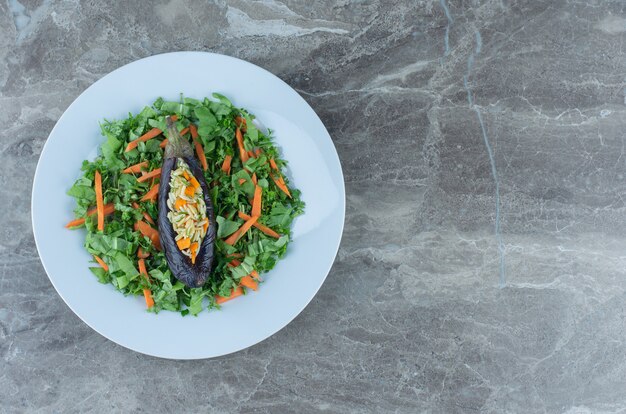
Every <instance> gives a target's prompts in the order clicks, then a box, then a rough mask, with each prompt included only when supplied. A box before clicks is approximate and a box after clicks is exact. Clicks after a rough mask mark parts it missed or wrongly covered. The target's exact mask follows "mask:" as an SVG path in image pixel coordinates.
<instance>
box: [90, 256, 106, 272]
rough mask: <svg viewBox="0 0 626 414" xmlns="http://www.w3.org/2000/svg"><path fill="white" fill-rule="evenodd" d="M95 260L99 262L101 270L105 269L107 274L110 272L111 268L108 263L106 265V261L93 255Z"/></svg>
mask: <svg viewBox="0 0 626 414" xmlns="http://www.w3.org/2000/svg"><path fill="white" fill-rule="evenodd" d="M93 258H94V259H96V262H98V264H99V265H100V267H101V268H103V269H104V270H105V271H106V272H108V271H109V266H108V265H107V264H106V263H104V260H102V259H101V258H100V257H98V256H96V255H95V254H94V255H93Z"/></svg>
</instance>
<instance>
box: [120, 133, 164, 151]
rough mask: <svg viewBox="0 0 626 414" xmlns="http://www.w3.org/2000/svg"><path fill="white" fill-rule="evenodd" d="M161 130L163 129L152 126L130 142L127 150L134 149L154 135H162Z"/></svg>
mask: <svg viewBox="0 0 626 414" xmlns="http://www.w3.org/2000/svg"><path fill="white" fill-rule="evenodd" d="M161 132H162V131H161V130H160V129H159V128H152V129H151V130H150V131H148V132H146V133H145V134H143V135H142V136H140V137H139V138H137V139H135V140H133V141H131V142H129V143H128V145H127V146H126V150H125V152H128V151H132V150H134V149H135V148H137V145H139V143H140V142H146V141H148V140H150V139H152V138H154V137H158V136H159V135H161Z"/></svg>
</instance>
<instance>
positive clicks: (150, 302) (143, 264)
mask: <svg viewBox="0 0 626 414" xmlns="http://www.w3.org/2000/svg"><path fill="white" fill-rule="evenodd" d="M139 273H141V274H142V275H143V277H145V278H146V280H147V281H150V277H149V276H148V271H147V270H146V262H145V261H144V260H143V259H139ZM143 297H144V299H145V300H146V306H147V307H148V308H151V307H153V306H154V299H152V292H151V291H150V289H147V288H146V289H144V290H143Z"/></svg>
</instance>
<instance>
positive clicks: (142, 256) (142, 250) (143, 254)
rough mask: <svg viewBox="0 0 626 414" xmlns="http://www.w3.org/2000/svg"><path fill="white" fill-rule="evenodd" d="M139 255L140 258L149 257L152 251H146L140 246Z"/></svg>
mask: <svg viewBox="0 0 626 414" xmlns="http://www.w3.org/2000/svg"><path fill="white" fill-rule="evenodd" d="M137 257H138V258H140V259H147V258H148V257H150V253H148V252H147V251H145V250H144V249H143V247H141V246H139V248H138V249H137Z"/></svg>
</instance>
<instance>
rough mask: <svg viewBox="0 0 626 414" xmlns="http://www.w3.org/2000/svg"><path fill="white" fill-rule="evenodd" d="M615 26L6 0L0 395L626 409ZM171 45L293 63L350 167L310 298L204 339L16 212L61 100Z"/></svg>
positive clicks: (281, 70)
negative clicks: (148, 339) (54, 275)
mask: <svg viewBox="0 0 626 414" xmlns="http://www.w3.org/2000/svg"><path fill="white" fill-rule="evenodd" d="M625 40H626V3H625V2H624V1H623V0H614V1H600V0H589V1H587V0H584V1H583V0H579V1H573V0H572V1H564V0H543V1H539V0H525V1H521V0H520V1H517V0H516V1H513V0H489V1H487V0H485V1H480V2H479V1H470V0H463V1H460V0H454V1H452V0H450V1H447V2H446V1H441V2H440V1H438V0H437V1H403V2H386V1H373V0H370V1H350V0H341V1H334V2H333V1H319V2H309V1H303V0H300V1H284V2H281V1H278V0H266V1H259V2H256V1H247V0H241V1H218V2H216V3H205V2H199V1H180V0H172V1H170V2H157V3H153V2H150V1H147V0H145V1H129V2H118V3H117V4H115V5H114V4H113V2H93V1H73V2H68V1H60V0H19V1H18V0H8V1H7V0H3V1H1V2H0V120H1V125H2V128H1V130H0V131H1V132H0V183H1V185H0V200H1V201H2V205H3V206H4V208H3V214H2V215H0V412H3V413H4V412H9V413H12V412H42V413H48V412H50V413H52V412H56V413H61V412H63V413H70V412H97V413H100V412H103V413H109V412H186V411H188V412H216V413H224V412H231V411H232V412H267V413H309V412H311V413H312V412H326V413H346V412H356V413H361V412H363V413H366V412H376V413H383V412H398V413H415V412H432V413H456V412H459V413H465V412H489V413H500V412H525V413H528V412H547V413H571V414H573V413H586V412H590V413H591V412H593V413H613V412H625V410H626V393H624V391H625V390H626V330H625V328H626V250H625V247H626V238H625V236H624V232H625V230H626V216H625V212H626V206H625V204H624V198H625V197H626V185H625V174H626V168H625V167H626V154H625V143H624V138H625V134H626V105H625V104H626V91H625V88H626V51H625V46H624V43H625ZM177 50H204V51H214V52H218V53H224V54H228V55H232V56H236V57H240V58H243V59H246V60H249V61H251V62H254V63H256V64H258V65H260V66H262V67H265V68H267V69H268V70H270V71H272V72H274V73H275V74H277V75H278V76H280V77H281V78H282V79H284V80H285V81H286V82H287V83H289V84H290V85H291V86H292V87H294V88H295V89H296V90H297V91H298V92H299V93H300V94H301V95H302V96H303V97H304V98H305V99H306V100H307V101H308V102H309V103H310V104H311V105H312V107H313V108H314V109H315V110H316V111H317V112H318V113H319V115H320V117H321V118H322V120H323V121H324V123H325V124H326V126H327V127H328V130H329V132H330V134H331V136H332V138H333V140H334V142H335V145H336V147H337V151H338V152H339V156H340V158H341V161H342V165H343V169H344V173H345V179H346V188H347V218H346V225H345V232H344V235H343V241H342V244H341V248H340V250H339V254H338V256H337V259H336V262H335V264H334V266H333V269H332V271H331V272H330V274H329V276H328V279H327V281H326V283H325V284H324V286H323V287H322V289H321V291H320V292H319V294H318V295H317V296H316V297H315V299H314V300H313V301H312V303H311V304H310V305H309V306H308V307H307V308H306V309H305V310H304V312H303V313H302V314H301V315H300V316H299V317H298V318H297V319H296V320H295V321H294V322H293V323H291V324H290V325H289V326H287V327H286V328H285V329H283V330H282V331H280V332H279V333H277V334H276V335H274V336H273V337H271V338H270V339H268V340H266V341H264V342H262V343H260V344H258V345H256V346H254V347H252V348H250V349H247V350H245V351H242V352H239V353H236V354H233V355H229V356H226V357H222V358H217V359H213V360H203V361H195V362H180V361H167V360H160V359H155V358H151V357H146V356H144V355H140V354H137V353H134V352H132V351H129V350H127V349H124V348H122V347H120V346H117V345H115V344H114V343H112V342H110V341H108V340H106V339H104V338H103V337H101V336H100V335H98V334H97V333H95V332H94V331H92V330H91V329H90V328H89V327H87V326H86V325H85V324H84V323H82V322H81V321H80V320H79V319H78V318H77V317H76V316H75V315H74V314H73V313H72V312H71V311H70V310H69V308H68V307H67V306H66V305H65V304H64V303H63V301H62V300H61V299H60V298H59V296H58V295H57V294H56V292H55V290H54V289H53V287H52V286H51V284H50V282H49V281H48V278H47V277H46V275H45V273H44V270H43V268H42V266H41V264H40V262H39V260H38V257H37V251H36V248H35V244H34V241H33V235H32V229H31V224H30V214H29V206H30V204H29V203H30V189H31V183H32V177H33V174H34V169H35V165H36V163H37V159H38V156H39V153H40V151H41V148H42V146H43V144H44V142H45V140H46V137H47V135H48V133H49V131H50V130H51V128H52V127H53V126H54V124H55V122H56V121H57V119H58V118H59V116H60V115H61V114H62V113H63V111H64V110H65V108H66V107H67V106H68V105H69V104H70V103H71V102H72V100H73V99H75V98H76V96H77V95H78V94H79V93H80V92H81V91H83V90H84V89H85V88H87V87H88V86H89V85H90V84H92V83H93V82H94V81H96V80H97V79H99V78H100V77H102V76H103V75H105V74H106V73H108V72H109V71H111V70H113V69H115V68H117V67H119V66H121V65H123V64H126V63H128V62H131V61H133V60H136V59H138V58H142V57H145V56H149V55H153V54H157V53H162V52H168V51H177Z"/></svg>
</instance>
